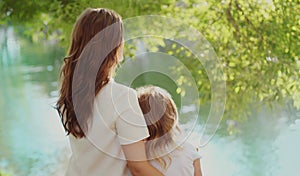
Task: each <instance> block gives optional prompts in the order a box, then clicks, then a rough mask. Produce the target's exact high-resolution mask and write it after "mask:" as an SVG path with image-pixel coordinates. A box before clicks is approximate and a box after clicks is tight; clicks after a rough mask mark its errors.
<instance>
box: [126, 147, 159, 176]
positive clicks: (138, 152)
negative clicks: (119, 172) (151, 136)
mask: <svg viewBox="0 0 300 176" xmlns="http://www.w3.org/2000/svg"><path fill="white" fill-rule="evenodd" d="M122 149H123V151H124V154H125V157H126V160H127V165H128V168H129V170H130V172H131V174H132V175H133V176H163V174H162V173H160V172H159V171H158V170H157V169H155V168H154V167H153V166H152V165H150V164H149V162H148V161H147V157H146V151H145V143H144V142H143V141H139V142H135V143H132V144H128V145H122Z"/></svg>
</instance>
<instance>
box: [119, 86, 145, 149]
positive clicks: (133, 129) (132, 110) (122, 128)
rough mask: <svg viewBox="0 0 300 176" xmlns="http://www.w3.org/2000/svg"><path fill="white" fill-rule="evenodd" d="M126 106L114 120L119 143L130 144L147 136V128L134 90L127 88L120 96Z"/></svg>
mask: <svg viewBox="0 0 300 176" xmlns="http://www.w3.org/2000/svg"><path fill="white" fill-rule="evenodd" d="M122 98H126V99H127V100H128V102H127V101H125V102H127V103H125V105H124V104H123V105H122V106H126V107H124V108H122V109H123V111H122V112H120V114H119V117H118V119H117V121H116V130H117V134H118V138H119V142H120V144H121V145H127V144H132V143H135V142H138V141H140V140H143V139H145V138H147V137H149V132H148V128H147V125H146V122H145V119H144V116H143V113H142V111H141V109H140V106H139V103H138V99H137V94H136V91H135V90H133V89H129V90H128V93H127V94H126V95H125V96H124V97H122Z"/></svg>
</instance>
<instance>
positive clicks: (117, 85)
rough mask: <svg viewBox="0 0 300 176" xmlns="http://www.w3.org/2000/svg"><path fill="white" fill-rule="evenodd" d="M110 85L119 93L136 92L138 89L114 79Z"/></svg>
mask: <svg viewBox="0 0 300 176" xmlns="http://www.w3.org/2000/svg"><path fill="white" fill-rule="evenodd" d="M110 85H111V88H112V90H113V91H116V92H118V93H129V94H136V90H134V89H133V88H131V87H129V86H126V85H124V84H121V83H118V82H116V81H115V80H114V79H111V81H110Z"/></svg>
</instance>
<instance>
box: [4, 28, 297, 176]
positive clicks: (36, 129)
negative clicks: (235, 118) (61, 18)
mask: <svg viewBox="0 0 300 176" xmlns="http://www.w3.org/2000/svg"><path fill="white" fill-rule="evenodd" d="M0 46H1V48H0V80H1V84H0V175H1V173H2V174H3V173H7V174H9V175H32V176H36V175H39V176H43V175H45V176H50V175H51V176H60V175H63V173H64V171H65V169H66V166H67V162H68V157H69V156H70V148H69V144H68V139H67V137H66V136H65V133H64V130H63V128H62V126H61V124H60V119H59V117H58V115H57V114H56V112H55V110H54V109H53V108H52V106H53V105H54V103H55V101H56V97H57V94H58V93H57V80H58V75H59V69H60V65H61V62H62V57H63V56H64V51H63V50H62V49H60V48H58V47H55V46H54V45H51V43H46V42H42V43H38V44H32V43H30V42H29V41H28V40H26V39H24V38H23V37H20V36H18V35H16V34H15V32H14V29H13V28H12V27H9V28H5V29H4V28H0ZM275 109H276V110H271V111H262V112H260V113H255V114H254V115H253V116H252V117H251V118H250V119H251V120H249V122H248V123H245V124H239V125H238V126H237V127H236V128H237V129H238V130H240V133H239V134H238V135H228V134H226V133H224V131H226V130H222V129H226V128H228V125H229V126H230V125H235V123H234V122H232V121H227V123H224V124H225V125H223V126H221V129H220V130H218V132H217V134H216V135H215V136H214V137H213V138H212V140H211V141H210V142H209V143H208V144H207V145H206V146H204V147H203V148H201V155H202V156H203V157H202V160H201V161H202V169H203V173H204V175H208V176H221V175H222V176H236V175H240V176H282V175H286V176H292V175H298V174H299V163H300V151H299V149H300V120H299V119H300V112H299V111H297V110H295V109H290V108H287V107H278V108H275ZM188 123H189V122H187V124H188ZM226 124H227V126H226ZM202 125H203V124H201V122H200V123H199V126H202ZM184 126H186V125H183V127H184ZM199 136H200V132H199V130H198V131H197V129H196V130H195V131H193V133H192V134H191V136H190V137H189V141H191V142H192V143H195V144H197V142H198V141H199Z"/></svg>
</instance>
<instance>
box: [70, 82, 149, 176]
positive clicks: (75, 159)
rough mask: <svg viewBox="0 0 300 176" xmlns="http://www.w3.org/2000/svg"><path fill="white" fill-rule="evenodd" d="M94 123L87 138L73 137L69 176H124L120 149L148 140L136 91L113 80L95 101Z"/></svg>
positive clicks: (122, 156)
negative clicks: (122, 146)
mask: <svg viewBox="0 0 300 176" xmlns="http://www.w3.org/2000/svg"><path fill="white" fill-rule="evenodd" d="M92 120H93V123H92V124H91V125H89V128H88V134H87V135H86V137H85V138H81V139H76V138H75V137H74V136H72V135H70V137H69V139H70V145H71V149H72V156H71V158H70V161H69V166H68V169H67V172H66V176H100V175H101V176H125V175H127V174H128V172H129V171H128V169H127V167H126V160H125V156H124V153H123V151H122V149H121V145H126V144H131V143H134V142H137V141H140V140H142V139H145V138H147V137H148V136H149V133H148V129H147V126H146V122H145V120H144V117H143V113H142V111H141V110H140V107H139V104H138V100H137V95H136V91H135V90H133V89H131V88H128V87H126V86H123V85H121V84H118V83H116V82H114V80H111V81H110V82H109V83H108V84H107V85H105V86H104V87H103V88H102V89H101V91H100V92H99V93H98V95H97V96H96V98H95V103H94V111H93V118H92Z"/></svg>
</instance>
